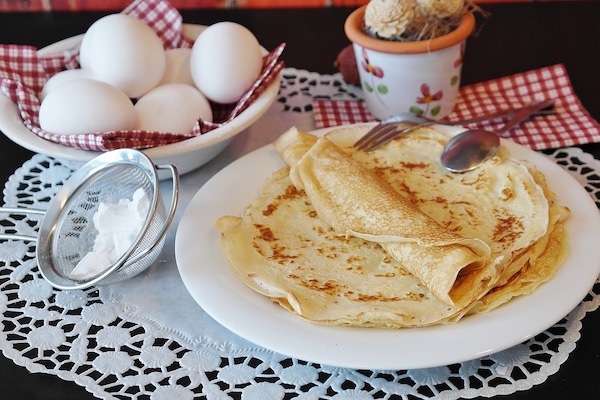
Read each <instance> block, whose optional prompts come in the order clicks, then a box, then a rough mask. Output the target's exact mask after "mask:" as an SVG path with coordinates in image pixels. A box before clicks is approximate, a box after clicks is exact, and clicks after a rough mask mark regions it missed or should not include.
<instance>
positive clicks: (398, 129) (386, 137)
mask: <svg viewBox="0 0 600 400" xmlns="http://www.w3.org/2000/svg"><path fill="white" fill-rule="evenodd" d="M428 125H431V124H430V123H425V124H416V125H410V126H406V125H404V124H394V126H393V127H392V129H389V130H388V131H387V132H386V133H385V134H383V135H379V136H377V137H376V138H375V139H373V140H371V141H370V142H369V143H368V144H367V145H364V146H362V147H361V148H360V149H359V150H362V151H365V152H367V151H371V150H375V149H376V148H378V147H379V146H383V145H384V144H386V143H387V142H389V141H391V140H394V139H395V138H397V137H399V136H403V135H407V134H409V133H411V132H413V131H415V130H417V129H418V128H421V127H423V126H428Z"/></svg>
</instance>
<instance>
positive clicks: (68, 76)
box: [40, 69, 94, 100]
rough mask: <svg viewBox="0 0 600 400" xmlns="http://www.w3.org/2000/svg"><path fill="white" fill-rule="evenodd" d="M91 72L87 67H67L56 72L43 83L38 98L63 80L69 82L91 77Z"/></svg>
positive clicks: (42, 97) (43, 96)
mask: <svg viewBox="0 0 600 400" xmlns="http://www.w3.org/2000/svg"><path fill="white" fill-rule="evenodd" d="M93 78H94V76H93V74H92V73H91V72H90V71H88V70H87V69H67V70H64V71H61V72H58V73H56V74H54V75H52V76H51V77H50V79H48V80H47V81H46V83H45V84H44V87H43V88H42V91H41V92H40V100H44V98H45V97H46V96H47V95H48V93H49V92H50V91H52V90H53V89H55V88H57V87H58V86H60V85H62V84H63V83H65V82H69V81H72V80H75V79H93Z"/></svg>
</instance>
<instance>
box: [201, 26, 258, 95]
mask: <svg viewBox="0 0 600 400" xmlns="http://www.w3.org/2000/svg"><path fill="white" fill-rule="evenodd" d="M190 66H191V72H192V78H193V79H194V82H195V84H196V86H197V87H198V89H200V91H201V92H202V93H203V94H204V95H205V96H206V97H208V98H209V99H210V100H213V101H214V102H217V103H224V104H228V103H234V102H236V101H238V100H239V99H240V98H241V97H242V95H243V94H244V93H245V92H246V91H247V90H248V89H249V88H250V87H251V86H252V84H253V83H254V82H255V81H256V78H258V76H259V75H260V72H261V70H262V53H261V48H260V45H259V43H258V40H257V39H256V37H255V36H254V35H253V34H252V32H250V31H249V30H248V29H247V28H246V27H244V26H242V25H240V24H237V23H235V22H219V23H216V24H214V25H211V26H209V27H208V28H206V29H205V30H204V31H203V32H202V33H200V35H199V36H198V38H197V39H196V40H195V42H194V46H193V47H192V55H191V59H190Z"/></svg>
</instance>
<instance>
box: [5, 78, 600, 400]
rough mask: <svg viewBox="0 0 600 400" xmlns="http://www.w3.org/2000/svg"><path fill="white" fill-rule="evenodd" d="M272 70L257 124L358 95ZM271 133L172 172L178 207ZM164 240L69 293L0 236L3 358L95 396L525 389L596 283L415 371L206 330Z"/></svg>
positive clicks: (34, 180)
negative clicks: (532, 328) (194, 167)
mask: <svg viewBox="0 0 600 400" xmlns="http://www.w3.org/2000/svg"><path fill="white" fill-rule="evenodd" d="M283 75H284V78H283V84H282V90H281V93H280V97H279V101H278V102H277V103H275V105H274V106H273V110H272V112H271V114H272V116H276V117H274V119H269V120H268V122H264V123H263V126H264V124H269V126H276V127H277V126H279V125H281V126H289V125H291V124H292V123H293V124H298V125H300V126H301V125H302V124H304V125H305V126H304V128H307V129H310V126H307V125H310V119H311V113H310V111H311V106H310V103H311V100H312V98H313V97H316V96H330V97H339V98H359V97H360V92H359V90H358V89H356V88H353V87H348V86H346V85H345V84H344V83H343V81H342V80H341V77H340V76H339V75H319V74H315V73H310V72H307V71H299V70H295V69H291V68H288V69H285V70H284V74H283ZM276 131H277V132H278V131H279V130H276ZM236 140H237V138H236ZM270 140H271V138H268V137H262V138H260V139H259V140H257V141H256V142H255V143H254V142H253V144H251V145H248V144H247V141H248V139H247V138H245V139H244V138H242V139H240V140H238V142H237V143H236V144H233V146H232V147H231V148H229V149H227V150H226V151H225V152H224V154H223V155H222V156H221V157H220V158H219V159H220V161H217V160H219V159H217V160H214V161H213V162H212V164H211V165H207V166H206V167H204V168H202V169H201V170H200V171H198V172H194V173H191V174H190V175H189V176H188V175H186V176H184V177H183V179H182V193H181V196H180V198H181V208H184V207H185V205H186V202H187V201H189V199H191V197H192V196H193V194H194V193H195V192H196V191H197V190H198V188H199V187H200V186H201V185H202V184H203V183H204V182H205V181H206V180H207V179H208V178H209V177H210V176H212V174H214V173H215V172H216V171H217V170H218V169H219V168H220V167H222V165H224V164H226V163H227V162H229V161H231V159H233V158H235V157H239V156H240V155H242V154H241V153H243V152H246V151H249V150H250V149H251V148H252V147H257V146H258V145H260V144H261V142H268V141H270ZM549 157H551V158H552V159H554V160H555V161H556V162H557V163H559V164H560V165H562V166H563V167H564V168H565V169H567V170H568V171H569V172H570V173H571V174H572V175H573V176H575V177H576V179H577V180H578V181H579V182H581V184H582V185H583V186H585V188H586V189H587V191H588V192H589V193H590V195H591V196H592V198H593V199H594V200H595V201H596V204H598V205H599V206H600V161H598V160H595V159H594V158H593V157H592V156H591V155H590V154H587V153H584V152H582V151H581V150H580V149H577V148H567V149H561V150H557V151H555V152H554V153H552V154H551V155H549ZM72 171H73V169H72V168H71V166H69V164H68V163H61V162H59V161H57V160H53V159H51V158H48V157H46V156H42V155H36V156H34V157H33V158H32V159H31V160H29V161H27V162H26V163H25V164H24V165H23V166H22V167H21V168H20V169H18V170H17V171H16V172H15V174H14V175H13V176H11V178H10V179H9V181H8V182H7V183H6V186H5V189H4V202H5V204H6V205H8V206H11V207H25V208H44V207H45V206H46V205H47V203H48V201H49V199H51V198H52V196H53V195H54V193H56V191H57V189H58V187H59V186H60V185H61V184H62V183H63V182H64V181H65V180H66V179H67V178H68V177H69V176H70V174H71V173H72ZM163 184H168V183H163ZM166 192H168V191H166ZM181 211H183V210H181ZM180 215H181V212H179V211H178V216H180ZM176 218H178V217H176ZM38 220H39V217H37V219H36V217H33V216H25V217H20V216H15V215H0V221H2V223H1V225H0V230H1V231H3V232H4V233H11V232H12V233H14V232H18V233H20V234H30V235H33V236H35V235H36V226H37V222H38ZM176 222H177V219H176V221H175V223H176ZM173 236H174V229H172V233H171V234H170V236H169V237H168V238H167V244H166V245H165V250H164V251H163V254H161V256H160V257H159V260H158V261H157V263H156V265H154V266H152V267H151V268H149V269H148V270H147V271H146V272H144V273H142V274H141V275H138V276H137V277H135V278H133V279H131V280H129V281H124V282H120V283H117V284H113V285H110V286H106V287H97V288H90V289H86V290H76V291H59V290H56V289H53V288H52V287H51V286H50V285H49V284H48V283H47V282H46V281H45V280H44V279H43V278H42V277H41V275H40V273H39V271H38V269H37V264H36V259H35V243H25V242H21V241H0V313H1V314H2V320H3V323H4V325H5V329H4V330H2V331H0V349H1V350H2V352H3V353H4V355H5V356H6V357H8V358H10V359H12V360H13V361H14V362H15V363H17V364H19V365H23V366H25V367H26V368H27V369H28V370H30V371H32V372H44V373H49V374H54V375H57V376H59V377H61V378H62V379H65V380H71V381H74V382H76V383H77V384H78V385H81V386H83V387H85V388H86V389H87V390H88V391H89V392H91V393H93V394H94V395H95V396H97V397H99V398H107V399H113V398H114V399H153V400H162V399H193V398H198V397H202V396H204V397H202V398H206V399H209V400H214V399H231V398H242V399H261V400H281V399H287V398H290V399H291V398H294V399H314V400H316V399H336V400H341V399H353V400H362V399H365V400H366V399H389V398H396V399H403V400H409V399H433V398H435V399H448V400H449V399H457V398H461V397H462V398H472V397H475V396H486V397H490V396H494V395H500V394H509V393H513V392H516V391H520V390H527V389H529V388H531V387H532V386H534V385H537V384H540V383H542V382H544V381H545V380H546V379H547V378H548V377H549V376H550V375H552V374H554V373H556V372H557V371H558V370H559V368H560V366H561V364H562V363H563V362H564V361H565V360H566V359H567V358H568V356H569V354H570V353H571V352H572V351H573V349H574V348H575V347H576V343H577V340H578V339H579V337H580V333H579V331H580V329H581V326H582V319H583V318H584V316H585V315H586V313H588V312H591V311H593V310H595V309H597V308H598V305H599V304H600V296H599V293H600V284H599V283H600V281H597V282H596V285H595V286H594V288H593V290H592V291H591V292H590V293H589V295H588V296H587V297H586V298H585V299H584V300H583V301H582V303H581V304H580V305H579V306H578V307H577V308H576V309H574V310H573V311H572V312H571V313H570V314H569V315H567V316H566V317H565V318H564V319H563V320H561V321H560V322H558V323H557V324H556V325H554V326H553V327H552V328H550V329H548V330H547V331H546V332H543V333H541V334H539V335H537V336H536V337H535V338H533V339H530V340H528V341H527V342H524V343H522V344H520V345H518V346H515V347H513V348H511V349H508V350H506V351H503V352H500V353H497V354H493V355H490V356H487V357H484V358H481V359H478V360H473V361H469V362H463V363H458V364H453V365H448V366H441V367H437V368H428V369H421V370H400V371H370V370H352V369H344V368H336V367H331V366H326V365H318V364H315V363H310V362H305V361H303V360H298V359H294V358H290V357H287V356H285V355H282V354H277V353H274V352H272V351H269V350H266V349H263V348H260V347H258V346H256V345H253V344H252V343H249V342H247V341H245V340H244V339H241V338H239V337H238V336H236V335H234V334H232V333H230V332H229V331H227V330H226V329H225V328H223V327H221V326H220V325H218V324H217V323H216V322H215V321H214V320H212V319H211V318H210V317H209V316H208V315H206V314H205V313H204V311H203V310H202V309H201V308H200V307H199V306H198V305H197V304H196V303H195V302H194V301H193V300H192V298H191V297H190V296H189V294H188V293H187V291H186V289H185V287H184V286H183V283H182V282H181V279H180V278H179V274H178V272H177V268H176V266H175V258H174V250H173V240H174V237H173Z"/></svg>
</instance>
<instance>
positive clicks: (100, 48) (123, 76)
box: [79, 14, 166, 98]
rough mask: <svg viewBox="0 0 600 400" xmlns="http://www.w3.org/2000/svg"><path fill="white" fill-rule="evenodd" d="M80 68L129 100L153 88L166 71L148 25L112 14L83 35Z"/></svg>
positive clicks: (159, 45)
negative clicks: (123, 94)
mask: <svg viewBox="0 0 600 400" xmlns="http://www.w3.org/2000/svg"><path fill="white" fill-rule="evenodd" d="M79 57H80V64H81V66H82V68H84V69H88V70H90V71H91V72H92V73H93V74H94V76H95V78H96V79H99V80H101V81H104V82H107V83H110V84H111V85H114V86H116V87H118V88H119V89H121V90H122V91H124V92H125V94H127V96H129V97H131V98H137V97H140V96H141V95H143V94H144V93H146V92H147V91H149V90H150V89H152V88H153V87H155V86H156V85H157V84H158V82H160V79H161V78H162V76H163V72H164V70H165V63H166V61H165V50H164V48H163V44H162V41H161V40H160V38H159V37H158V35H157V34H156V33H155V32H154V31H153V30H152V28H150V27H149V26H148V25H146V24H145V23H143V22H142V21H140V20H138V19H137V18H135V17H132V16H130V15H126V14H111V15H107V16H105V17H102V18H100V19H99V20H97V21H96V22H94V23H93V24H92V25H91V26H90V28H89V29H88V30H87V31H86V32H85V34H84V36H83V40H82V42H81V48H80V51H79Z"/></svg>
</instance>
